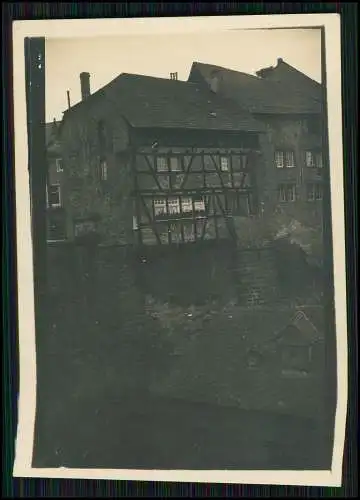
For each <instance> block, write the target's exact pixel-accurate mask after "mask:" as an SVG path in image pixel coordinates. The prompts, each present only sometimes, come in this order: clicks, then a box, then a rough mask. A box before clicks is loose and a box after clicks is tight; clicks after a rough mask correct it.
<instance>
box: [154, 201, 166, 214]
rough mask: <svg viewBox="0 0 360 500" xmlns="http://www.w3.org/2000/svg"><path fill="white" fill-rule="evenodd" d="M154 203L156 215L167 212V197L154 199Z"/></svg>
mask: <svg viewBox="0 0 360 500" xmlns="http://www.w3.org/2000/svg"><path fill="white" fill-rule="evenodd" d="M153 204H154V213H155V216H159V215H164V214H166V200H165V199H157V200H154V202H153Z"/></svg>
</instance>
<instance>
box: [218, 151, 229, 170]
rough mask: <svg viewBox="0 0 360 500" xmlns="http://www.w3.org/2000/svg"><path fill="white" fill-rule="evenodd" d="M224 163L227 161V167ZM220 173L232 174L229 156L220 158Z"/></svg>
mask: <svg viewBox="0 0 360 500" xmlns="http://www.w3.org/2000/svg"><path fill="white" fill-rule="evenodd" d="M223 161H226V167H224V166H223ZM220 172H222V173H229V172H230V157H229V156H227V155H221V156H220Z"/></svg>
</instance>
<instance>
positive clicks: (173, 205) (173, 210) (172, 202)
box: [168, 198, 180, 214]
mask: <svg viewBox="0 0 360 500" xmlns="http://www.w3.org/2000/svg"><path fill="white" fill-rule="evenodd" d="M168 207H169V214H179V213H180V201H179V198H169V199H168Z"/></svg>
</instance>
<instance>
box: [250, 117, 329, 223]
mask: <svg viewBox="0 0 360 500" xmlns="http://www.w3.org/2000/svg"><path fill="white" fill-rule="evenodd" d="M263 120H264V121H265V123H266V126H267V133H266V134H263V135H262V136H261V149H262V153H263V156H262V160H263V162H262V173H263V177H260V179H262V185H261V189H260V191H261V192H262V193H263V202H264V211H265V212H266V213H267V214H270V213H280V214H286V215H289V216H290V217H291V218H295V219H297V220H299V222H301V223H303V224H306V225H313V226H316V227H319V228H320V227H321V226H322V211H323V202H322V200H318V201H316V200H314V201H308V200H307V196H306V184H307V182H314V183H316V182H322V180H323V176H322V174H321V172H319V169H316V168H309V167H306V163H305V154H306V151H307V150H313V149H318V148H321V146H322V144H321V136H319V135H315V134H313V133H312V132H311V131H309V128H308V120H307V119H299V118H296V117H295V118H283V117H266V119H265V118H263ZM276 150H292V151H293V152H294V156H295V167H293V168H277V167H276V165H275V151H276ZM260 168H261V167H260ZM323 168H326V166H324V167H323ZM287 182H290V183H294V184H296V200H295V201H293V202H279V198H278V186H279V184H281V183H287Z"/></svg>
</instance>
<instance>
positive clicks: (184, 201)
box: [181, 198, 192, 213]
mask: <svg viewBox="0 0 360 500" xmlns="http://www.w3.org/2000/svg"><path fill="white" fill-rule="evenodd" d="M181 208H182V211H183V212H185V213H186V212H192V199H191V198H181Z"/></svg>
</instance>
